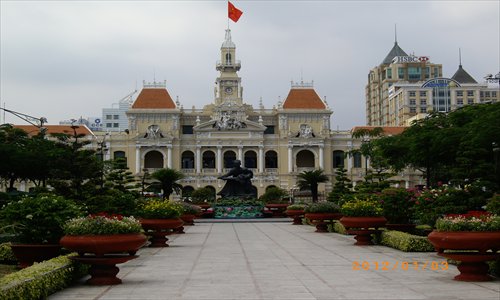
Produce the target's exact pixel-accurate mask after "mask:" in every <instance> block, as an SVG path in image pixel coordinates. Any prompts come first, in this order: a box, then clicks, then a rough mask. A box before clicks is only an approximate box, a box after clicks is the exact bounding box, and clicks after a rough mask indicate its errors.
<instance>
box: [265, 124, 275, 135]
mask: <svg viewBox="0 0 500 300" xmlns="http://www.w3.org/2000/svg"><path fill="white" fill-rule="evenodd" d="M264 134H274V126H273V125H268V126H266V130H264Z"/></svg>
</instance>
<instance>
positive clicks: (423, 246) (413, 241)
mask: <svg viewBox="0 0 500 300" xmlns="http://www.w3.org/2000/svg"><path fill="white" fill-rule="evenodd" d="M380 244H382V245H384V246H388V247H391V248H395V249H398V250H401V251H405V252H434V251H435V250H434V247H433V246H432V244H431V243H430V242H429V240H428V239H427V237H423V236H417V235H412V234H409V233H405V232H400V231H393V230H385V231H382V234H381V238H380Z"/></svg>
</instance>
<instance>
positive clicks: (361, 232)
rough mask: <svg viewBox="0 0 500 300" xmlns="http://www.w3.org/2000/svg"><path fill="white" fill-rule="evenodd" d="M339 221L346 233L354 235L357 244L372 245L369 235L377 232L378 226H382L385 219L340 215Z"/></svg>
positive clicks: (385, 221)
mask: <svg viewBox="0 0 500 300" xmlns="http://www.w3.org/2000/svg"><path fill="white" fill-rule="evenodd" d="M340 223H341V224H342V225H343V226H344V227H345V228H346V229H347V233H348V234H352V235H354V239H355V240H356V242H355V243H354V245H357V246H368V245H373V242H372V237H371V235H372V234H374V233H378V232H379V231H380V230H378V228H380V227H384V226H385V224H386V223H387V219H386V218H384V217H342V218H341V219H340Z"/></svg>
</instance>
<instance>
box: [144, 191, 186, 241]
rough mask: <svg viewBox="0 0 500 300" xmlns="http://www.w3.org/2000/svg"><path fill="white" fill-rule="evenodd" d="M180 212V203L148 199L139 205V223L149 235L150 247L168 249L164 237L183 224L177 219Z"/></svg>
mask: <svg viewBox="0 0 500 300" xmlns="http://www.w3.org/2000/svg"><path fill="white" fill-rule="evenodd" d="M182 211H183V208H182V206H181V204H180V203H178V202H173V201H168V200H161V199H148V200H145V201H144V202H142V203H141V204H140V205H139V211H138V215H139V216H140V219H139V221H140V222H141V224H142V227H143V228H144V230H145V231H146V234H147V235H151V245H150V247H168V244H167V243H166V242H167V241H168V238H167V237H166V236H167V235H170V234H172V232H173V231H174V230H175V229H176V228H179V227H181V226H182V225H183V224H184V222H183V221H182V220H181V219H180V218H179V217H180V215H181V214H182Z"/></svg>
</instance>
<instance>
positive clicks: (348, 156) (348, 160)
mask: <svg viewBox="0 0 500 300" xmlns="http://www.w3.org/2000/svg"><path fill="white" fill-rule="evenodd" d="M352 158H353V157H352V155H350V154H349V155H347V173H349V174H350V173H351V169H352Z"/></svg>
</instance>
